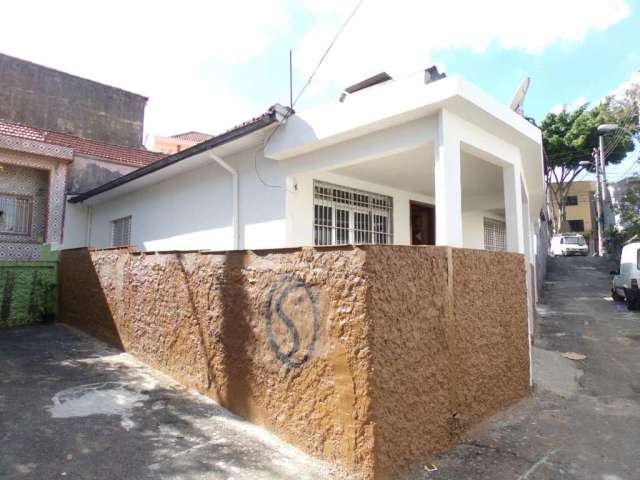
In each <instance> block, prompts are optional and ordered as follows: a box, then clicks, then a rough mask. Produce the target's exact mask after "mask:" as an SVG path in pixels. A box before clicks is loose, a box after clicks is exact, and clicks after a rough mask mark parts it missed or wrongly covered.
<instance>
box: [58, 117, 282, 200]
mask: <svg viewBox="0 0 640 480" xmlns="http://www.w3.org/2000/svg"><path fill="white" fill-rule="evenodd" d="M293 113H294V111H293V110H292V109H290V108H287V107H282V106H281V105H279V104H275V105H273V106H271V107H270V108H269V109H268V110H267V111H266V112H265V113H263V114H262V115H258V116H257V117H254V118H252V119H250V120H247V121H246V122H243V123H241V124H239V125H237V126H235V127H233V128H231V129H230V130H227V131H226V132H223V133H221V134H220V135H216V136H214V137H212V138H210V139H209V140H206V141H204V142H202V143H198V144H196V145H194V146H192V147H189V148H187V149H185V150H182V151H180V152H177V153H174V154H173V155H169V156H167V157H165V158H163V159H161V160H159V161H157V162H154V163H152V164H149V165H147V166H145V167H142V168H139V169H138V170H134V171H132V172H129V173H127V174H126V175H123V176H122V177H118V178H116V179H115V180H112V181H110V182H107V183H105V184H103V185H100V186H98V187H96V188H94V189H93V190H89V191H88V192H84V193H81V194H79V195H76V196H75V197H73V198H71V199H70V200H69V202H71V203H80V202H84V201H85V200H87V199H89V198H91V197H95V196H96V195H99V194H101V193H104V192H107V191H109V190H113V189H115V188H117V187H119V186H121V185H124V184H126V183H129V182H132V181H133V180H136V179H138V178H141V177H143V176H145V175H149V174H151V173H154V172H157V171H158V170H161V169H163V168H166V167H169V166H171V165H174V164H176V163H178V162H181V161H183V160H185V159H186V158H189V157H191V156H194V155H197V154H199V153H202V152H205V151H207V150H211V149H212V148H215V147H217V146H219V145H223V144H225V143H228V142H232V141H234V140H237V139H238V138H242V137H244V136H245V135H248V134H250V133H252V132H255V131H258V130H260V129H262V128H265V127H268V126H269V125H272V124H274V123H276V122H280V121H281V120H280V117H281V116H283V115H284V116H286V117H288V116H290V115H292V114H293Z"/></svg>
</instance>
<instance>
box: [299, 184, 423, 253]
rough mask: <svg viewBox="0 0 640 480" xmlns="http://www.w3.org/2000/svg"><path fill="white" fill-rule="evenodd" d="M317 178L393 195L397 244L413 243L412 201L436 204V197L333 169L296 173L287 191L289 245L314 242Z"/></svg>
mask: <svg viewBox="0 0 640 480" xmlns="http://www.w3.org/2000/svg"><path fill="white" fill-rule="evenodd" d="M314 180H320V181H323V182H328V183H332V184H336V185H339V186H342V187H350V188H356V189H359V190H364V191H367V192H372V193H378V194H382V195H387V196H390V197H391V198H393V243H394V244H395V245H410V244H411V224H410V211H409V207H410V202H411V201H416V202H421V203H426V204H430V205H433V204H434V200H433V197H429V196H426V195H422V194H419V193H413V192H409V191H406V190H399V189H396V188H390V187H387V186H384V185H380V184H375V183H371V182H365V181H362V180H357V179H355V178H352V177H346V176H343V175H336V174H334V173H330V172H318V173H305V174H301V175H296V176H293V177H290V178H289V182H288V185H289V190H288V191H287V224H288V225H289V227H290V228H289V229H288V230H287V244H288V245H290V246H295V245H313V196H314V192H313V181H314ZM425 181H426V179H425ZM296 187H297V188H296Z"/></svg>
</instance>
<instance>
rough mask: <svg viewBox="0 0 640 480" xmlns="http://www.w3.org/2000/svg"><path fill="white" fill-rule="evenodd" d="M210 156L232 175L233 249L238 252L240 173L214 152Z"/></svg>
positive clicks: (210, 152)
mask: <svg viewBox="0 0 640 480" xmlns="http://www.w3.org/2000/svg"><path fill="white" fill-rule="evenodd" d="M209 155H210V156H211V158H212V159H213V160H215V161H216V163H217V164H218V165H220V166H221V167H222V168H224V169H225V170H226V171H227V172H229V173H230V174H231V182H232V192H231V195H232V199H231V203H232V211H233V223H232V229H233V249H234V250H238V248H239V247H240V222H239V221H238V216H239V209H240V208H239V203H240V202H239V195H240V191H239V189H238V172H237V170H236V169H234V168H233V167H232V166H231V165H229V164H228V163H227V162H225V161H224V160H223V159H222V158H220V157H219V156H217V155H216V154H215V153H213V152H212V151H209Z"/></svg>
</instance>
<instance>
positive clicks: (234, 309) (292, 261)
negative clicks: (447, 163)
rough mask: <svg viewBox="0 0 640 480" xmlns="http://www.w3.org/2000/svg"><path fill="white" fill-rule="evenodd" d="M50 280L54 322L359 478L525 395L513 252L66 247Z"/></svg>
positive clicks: (397, 471)
mask: <svg viewBox="0 0 640 480" xmlns="http://www.w3.org/2000/svg"><path fill="white" fill-rule="evenodd" d="M60 282H61V284H60V287H61V292H62V295H61V301H60V312H61V313H60V316H61V318H62V320H63V321H64V322H67V323H69V324H71V325H73V326H76V327H78V328H81V329H83V330H85V331H87V332H89V333H91V334H93V335H95V336H97V337H99V338H102V339H104V340H107V341H109V342H111V343H114V344H116V345H119V346H120V347H121V348H124V349H125V350H127V351H129V352H131V353H133V354H135V355H137V356H138V357H140V358H141V359H143V360H144V361H146V362H147V363H149V364H151V365H153V366H155V367H157V368H159V369H161V370H164V371H165V372H167V373H169V374H170V375H172V376H174V377H176V378H177V379H178V380H180V381H181V382H183V383H185V384H187V385H190V386H193V387H195V388H197V389H198V390H200V391H201V392H203V393H205V394H207V395H209V396H211V397H212V398H214V399H215V400H217V401H218V402H220V403H221V404H222V405H224V406H226V407H228V408H230V409H231V410H233V411H235V412H237V413H239V414H240V415H243V416H244V417H246V418H248V419H250V420H252V421H254V422H256V423H259V424H262V425H265V426H267V427H268V428H269V429H271V430H273V431H275V432H276V433H277V434H278V435H280V436H281V437H282V438H284V439H286V440H288V441H290V442H292V443H294V444H296V445H298V446H299V447H301V448H303V449H304V450H306V451H307V452H309V453H311V454H314V455H316V456H319V457H321V458H323V459H325V460H329V461H332V462H335V463H339V464H341V465H343V466H345V467H346V468H347V469H349V470H351V471H353V472H357V473H358V474H360V475H362V476H363V477H365V478H369V479H372V478H376V479H388V478H397V477H398V476H399V475H401V474H402V473H403V472H404V471H406V470H408V469H412V468H421V466H422V465H423V463H424V461H426V460H428V458H429V456H430V455H431V454H433V453H435V452H437V451H439V450H442V449H444V448H446V447H448V446H450V445H451V444H452V443H453V442H455V440H456V439H457V438H459V435H460V434H461V433H462V432H463V431H465V430H466V429H467V428H468V427H469V426H471V425H473V424H474V423H476V422H477V421H478V420H480V419H481V418H482V417H484V416H486V415H488V414H491V413H494V412H495V411H496V410H498V409H500V408H502V407H504V406H505V405H507V404H509V403H511V402H513V401H514V400H517V399H518V398H521V397H522V396H524V395H526V393H527V388H528V387H527V386H528V380H529V379H528V363H527V362H528V350H527V318H526V299H525V291H524V262H523V258H522V257H521V256H519V255H513V254H502V253H494V252H481V251H474V250H452V249H448V248H439V247H391V246H379V247H375V246H370V247H345V248H330V249H294V250H277V251H270V252H257V253H255V252H254V253H249V252H232V253H164V254H149V253H144V254H140V253H129V252H128V251H127V250H122V249H120V250H103V251H93V252H91V253H89V252H88V251H87V250H84V249H79V250H67V251H64V252H62V255H61V274H60ZM505 291H508V292H509V293H508V295H507V294H505V293H504V292H505ZM505 299H506V300H505Z"/></svg>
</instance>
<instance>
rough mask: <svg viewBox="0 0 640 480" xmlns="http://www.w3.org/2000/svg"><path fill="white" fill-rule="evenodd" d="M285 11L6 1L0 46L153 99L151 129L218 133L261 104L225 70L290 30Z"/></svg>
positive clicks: (274, 2) (261, 6) (253, 5)
mask: <svg viewBox="0 0 640 480" xmlns="http://www.w3.org/2000/svg"><path fill="white" fill-rule="evenodd" d="M288 7H289V5H288V3H287V0H263V1H260V2H257V1H251V0H234V1H220V0H218V1H207V2H200V1H195V0H182V1H181V2H175V1H167V0H160V1H153V2H152V1H131V0H111V1H109V2H101V3H95V2H86V1H78V0H60V1H55V2H52V1H49V0H45V1H38V0H22V1H20V2H9V3H7V4H6V5H3V18H5V19H7V21H5V22H3V26H2V29H0V45H1V47H0V51H2V52H3V53H6V54H9V55H15V56H18V57H21V58H24V59H28V60H31V61H34V62H36V63H42V64H45V65H48V66H52V67H54V68H56V69H59V70H63V71H67V72H70V73H74V74H77V75H80V76H84V77H87V78H91V79H94V80H97V81H100V82H102V83H107V84H110V85H115V86H118V87H121V88H124V89H126V90H131V91H134V92H136V93H140V94H143V95H145V96H148V97H150V101H149V104H148V111H147V119H146V120H147V122H146V123H147V127H148V128H147V131H148V132H151V133H164V134H172V133H177V131H179V130H188V129H200V130H204V131H207V132H216V131H219V130H221V129H224V128H227V127H229V126H231V125H232V124H233V123H234V122H238V121H242V120H245V119H246V118H247V117H249V116H252V115H254V114H257V113H260V112H259V109H261V108H263V106H262V105H260V106H254V105H251V104H250V103H249V101H248V100H247V97H246V96H245V95H243V92H241V91H238V90H237V89H236V88H235V87H234V81H233V78H232V77H231V75H230V74H229V73H230V72H231V71H232V70H233V69H234V68H235V67H238V66H241V65H244V64H247V63H248V62H250V61H252V60H254V59H256V58H258V57H260V56H261V55H263V54H264V53H265V52H267V51H268V50H269V48H270V47H271V46H272V45H273V42H274V41H276V40H277V39H278V38H279V37H281V36H282V35H286V34H287V33H288V32H289V29H290V26H291V18H290V13H289V8H288ZM8 19H11V20H10V21H9V20H8Z"/></svg>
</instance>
